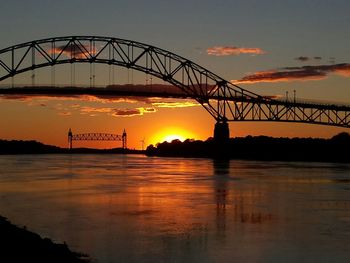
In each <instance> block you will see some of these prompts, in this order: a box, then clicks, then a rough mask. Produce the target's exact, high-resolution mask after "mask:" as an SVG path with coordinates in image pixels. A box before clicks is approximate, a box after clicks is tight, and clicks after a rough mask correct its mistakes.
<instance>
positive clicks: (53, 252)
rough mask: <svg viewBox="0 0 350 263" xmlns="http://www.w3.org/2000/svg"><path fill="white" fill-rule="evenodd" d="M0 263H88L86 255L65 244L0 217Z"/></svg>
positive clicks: (89, 260) (88, 259)
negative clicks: (43, 236)
mask: <svg viewBox="0 0 350 263" xmlns="http://www.w3.org/2000/svg"><path fill="white" fill-rule="evenodd" d="M0 233H1V235H0V246H1V251H2V252H1V254H0V261H1V262H36V263H44V262H45V263H47V262H50V263H56V262H57V263H59V262H60V263H61V262H67V263H89V262H91V259H90V258H89V257H88V256H87V255H86V254H82V253H78V252H74V251H72V250H70V249H69V247H68V246H67V244H65V243H63V244H58V243H54V242H52V240H51V239H49V238H42V237H41V236H40V235H38V234H36V233H34V232H31V231H29V230H27V228H26V227H25V226H24V227H19V226H17V225H14V224H12V223H11V222H10V221H9V220H8V219H7V218H6V217H3V216H1V215H0Z"/></svg>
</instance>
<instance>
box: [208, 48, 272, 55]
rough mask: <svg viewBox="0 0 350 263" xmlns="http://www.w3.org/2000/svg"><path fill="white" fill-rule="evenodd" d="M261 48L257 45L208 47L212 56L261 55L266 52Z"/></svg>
mask: <svg viewBox="0 0 350 263" xmlns="http://www.w3.org/2000/svg"><path fill="white" fill-rule="evenodd" d="M265 53H266V52H265V51H263V50H262V49H261V48H257V47H252V48H249V47H228V46H226V47H220V46H215V47H210V48H208V49H207V54H208V55H212V56H233V55H239V54H251V55H261V54H265Z"/></svg>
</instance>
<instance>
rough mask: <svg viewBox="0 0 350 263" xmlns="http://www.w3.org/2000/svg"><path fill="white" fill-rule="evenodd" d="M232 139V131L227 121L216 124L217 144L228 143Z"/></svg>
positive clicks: (215, 135)
mask: <svg viewBox="0 0 350 263" xmlns="http://www.w3.org/2000/svg"><path fill="white" fill-rule="evenodd" d="M229 139H230V129H229V127H228V123H227V121H223V122H220V121H218V122H217V123H215V127H214V140H215V141H217V142H226V141H228V140H229Z"/></svg>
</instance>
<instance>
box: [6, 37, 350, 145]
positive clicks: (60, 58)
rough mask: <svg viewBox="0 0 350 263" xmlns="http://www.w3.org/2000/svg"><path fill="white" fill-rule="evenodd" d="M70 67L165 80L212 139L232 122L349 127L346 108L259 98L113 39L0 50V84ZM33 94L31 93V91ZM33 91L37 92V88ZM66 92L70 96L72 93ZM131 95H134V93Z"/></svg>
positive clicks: (179, 61) (60, 40)
mask: <svg viewBox="0 0 350 263" xmlns="http://www.w3.org/2000/svg"><path fill="white" fill-rule="evenodd" d="M73 63H90V64H93V63H101V64H108V65H116V66H120V67H125V68H128V69H134V70H137V71H141V72H143V73H146V74H149V75H152V76H154V77H156V78H159V79H162V80H164V81H166V82H168V83H169V84H171V85H173V86H175V87H177V88H178V90H179V91H180V93H175V94H173V96H174V97H176V96H178V97H187V98H193V99H195V100H196V101H197V102H198V103H200V104H201V105H202V106H203V107H204V108H205V110H206V111H207V112H208V113H209V114H210V115H211V116H212V117H213V118H214V119H215V120H216V124H215V129H214V137H215V138H216V139H219V140H221V139H227V138H228V137H229V128H228V122H231V121H278V122H301V123H309V124H322V125H331V126H338V127H345V128H349V127H350V105H338V104H334V103H320V102H309V101H299V100H296V99H295V98H294V99H293V100H288V99H283V100H282V99H274V98H270V97H265V96H261V95H259V94H256V93H254V92H251V91H248V90H246V89H243V88H241V87H239V86H237V85H235V84H233V83H231V82H230V81H227V80H225V79H223V78H221V77H220V76H218V75H216V74H215V73H213V72H211V71H209V70H208V69H206V68H204V67H202V66H200V65H198V64H196V63H194V62H192V61H190V60H188V59H186V58H183V57H181V56H179V55H176V54H174V53H172V52H170V51H167V50H164V49H161V48H158V47H155V46H152V45H147V44H144V43H140V42H136V41H132V40H125V39H120V38H114V37H101V36H67V37H54V38H46V39H41V40H34V41H30V42H26V43H22V44H18V45H14V46H10V47H7V48H4V49H2V50H0V84H1V81H3V80H5V79H8V78H12V77H14V76H15V75H17V74H21V73H23V72H27V71H31V70H35V69H37V68H43V67H52V66H55V65H59V64H73ZM72 88H74V87H72ZM94 88H95V87H91V89H89V88H86V89H83V92H85V93H86V94H89V92H92V93H93V91H94ZM26 89H27V87H22V88H17V89H16V88H11V87H7V88H1V90H0V94H7V95H10V94H20V93H26ZM52 89H53V90H54V91H53V92H62V89H61V91H59V88H55V87H52ZM78 90H79V89H77V92H82V91H81V90H80V91H78ZM35 91H36V90H35V89H34V90H33V89H32V91H31V92H32V93H35ZM95 91H96V89H95ZM37 92H39V93H40V89H37ZM69 92H70V94H71V93H74V89H70V91H69ZM98 92H99V93H102V94H104V93H105V94H108V93H109V94H112V95H113V94H117V91H111V90H106V89H98ZM170 93H171V92H170ZM170 93H169V94H170ZM169 94H168V95H167V96H169ZM179 94H180V95H179ZM131 95H135V96H137V93H136V94H131ZM159 95H160V96H161V94H159Z"/></svg>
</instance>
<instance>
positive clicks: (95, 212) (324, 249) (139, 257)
mask: <svg viewBox="0 0 350 263" xmlns="http://www.w3.org/2000/svg"><path fill="white" fill-rule="evenodd" d="M0 215H2V216H5V217H7V218H9V220H10V221H11V222H12V223H14V224H17V225H26V226H27V228H28V229H29V230H31V231H34V232H37V233H39V234H40V235H41V236H43V237H49V238H51V239H53V240H54V241H56V242H60V243H62V242H66V243H67V244H68V245H69V247H70V248H71V249H73V250H76V251H80V252H84V253H87V254H89V255H90V256H91V258H92V259H93V260H94V262H100V263H110V262H122V263H124V262H126V263H128V262H152V263H153V262H174V263H175V262H249V263H254V262H259V263H265V262H266V263H271V262H272V263H273V262H284V263H286V262H293V263H294V262H310V263H311V262H318V263H320V262H325V263H326V262H327V263H329V262H337V263H342V262H344V263H345V262H349V258H350V165H348V164H333V163H301V162H260V161H240V160H231V161H227V162H225V161H213V160H211V159H190V158H187V159H185V158H157V157H152V158H150V157H145V156H142V155H107V154H106V155H15V156H0Z"/></svg>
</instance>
